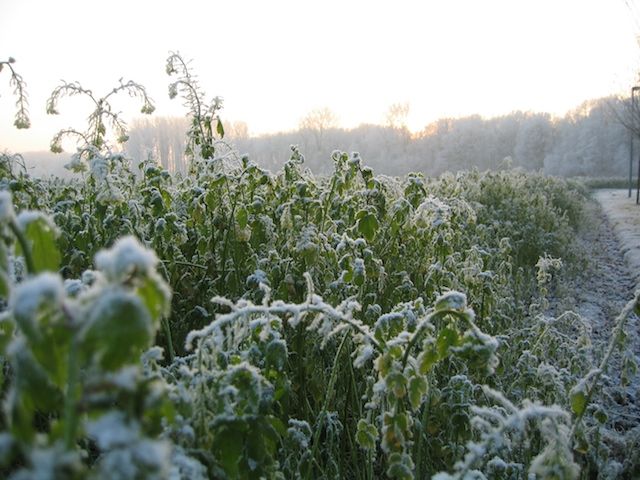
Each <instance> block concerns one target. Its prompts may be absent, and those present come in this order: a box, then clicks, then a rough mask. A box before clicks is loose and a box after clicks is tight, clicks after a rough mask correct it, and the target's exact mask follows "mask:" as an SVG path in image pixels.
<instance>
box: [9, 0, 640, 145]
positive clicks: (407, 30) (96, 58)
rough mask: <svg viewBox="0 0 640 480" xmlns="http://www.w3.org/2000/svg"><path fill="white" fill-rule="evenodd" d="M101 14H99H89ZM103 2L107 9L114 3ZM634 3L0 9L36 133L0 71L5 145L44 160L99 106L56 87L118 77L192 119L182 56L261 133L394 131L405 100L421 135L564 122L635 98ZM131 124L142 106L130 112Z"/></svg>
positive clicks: (229, 115)
mask: <svg viewBox="0 0 640 480" xmlns="http://www.w3.org/2000/svg"><path fill="white" fill-rule="evenodd" d="M89 5H91V7H89ZM103 5H104V6H103ZM629 5H631V6H634V5H635V4H634V3H633V2H631V1H629V2H623V1H605V0H600V1H598V0H589V1H578V0H572V1H562V2H558V1H556V0H542V1H540V0H537V1H519V2H514V1H508V0H491V1H484V2H477V1H473V0H457V1H447V2H445V1H428V2H414V1H408V0H405V1H402V0H401V1H398V2H394V3H393V4H390V3H389V2H381V1H359V0H356V1H348V2H345V1H344V0H342V1H337V0H330V1H310V2H300V1H294V0H286V1H283V0H280V1H273V2H263V1H259V0H255V1H252V0H241V1H233V2H224V3H221V2H198V1H195V0H186V1H183V2H181V3H180V4H178V3H169V2H162V1H147V0H145V1H136V2H131V1H124V0H114V1H111V2H109V3H108V4H99V3H97V2H90V3H88V2H83V1H80V0H64V1H57V2H49V1H45V0H40V1H38V0H0V46H2V49H1V50H0V57H2V59H6V58H8V57H9V56H13V57H15V58H16V60H17V63H16V64H15V67H16V69H17V70H18V71H19V72H20V73H21V74H22V75H23V77H24V78H25V80H26V81H27V87H28V92H29V99H30V113H31V119H32V125H33V126H32V128H31V129H30V130H27V131H17V130H15V129H14V128H13V125H12V118H13V112H14V105H13V103H14V101H15V100H14V98H13V96H12V92H11V89H10V88H9V85H8V78H9V77H8V75H7V74H6V72H0V149H2V148H7V149H10V150H14V151H25V150H45V149H47V148H48V144H49V140H50V138H51V136H52V135H53V134H54V133H55V132H56V131H57V130H58V129H59V128H62V127H68V126H70V125H73V126H82V125H83V122H84V117H85V116H86V115H87V113H88V109H87V108H84V109H83V107H82V105H81V102H74V101H73V100H69V99H67V101H65V102H64V103H62V104H61V108H60V116H59V117H51V116H46V115H45V114H44V105H45V102H46V99H47V97H48V95H49V94H50V92H51V91H52V90H53V88H54V87H55V86H57V85H58V84H59V83H60V79H65V80H67V81H75V80H77V81H79V82H80V83H81V84H82V85H83V86H85V87H86V88H90V89H92V90H94V91H95V92H96V93H98V94H101V92H105V93H106V92H107V91H108V90H109V89H110V88H113V86H114V84H116V83H117V81H118V79H119V78H120V77H123V78H124V79H125V80H128V79H133V80H136V81H137V82H139V83H141V84H143V85H145V86H146V87H147V90H148V92H149V93H150V95H151V96H152V97H153V98H154V100H155V101H156V105H157V110H156V115H161V116H167V115H183V114H184V109H183V108H182V106H181V105H180V102H179V101H178V100H174V101H170V100H169V99H168V96H167V86H168V83H169V79H168V77H167V76H166V75H165V73H164V60H165V58H166V56H167V54H168V52H169V51H170V50H173V51H175V50H178V51H180V52H181V53H182V54H183V55H184V56H185V57H186V58H192V59H193V67H194V70H195V72H196V73H198V74H199V76H200V80H201V83H202V86H203V87H204V89H205V91H206V92H207V94H208V95H209V96H210V97H211V96H215V95H220V96H222V97H223V98H224V100H225V109H224V110H223V117H224V118H226V119H233V120H243V121H246V122H247V124H248V125H249V130H250V132H251V133H252V134H261V133H266V132H275V131H281V130H291V129H295V128H296V127H297V125H298V122H299V120H300V119H301V118H302V117H303V116H304V115H305V114H306V113H307V112H309V111H310V110H312V109H313V108H318V107H325V106H326V107H329V108H331V109H332V110H333V111H334V112H336V114H337V116H338V117H339V119H340V124H341V126H344V127H352V126H357V125H358V124H361V123H383V122H384V113H385V111H386V110H387V108H388V107H389V106H390V105H391V104H393V103H397V102H408V103H409V104H410V114H409V118H408V123H409V127H410V128H411V129H412V130H415V131H418V130H422V129H423V128H424V127H425V126H426V125H427V124H429V123H430V122H432V121H434V120H436V119H438V118H441V117H457V116H465V115H470V114H474V113H478V114H481V115H483V116H485V117H489V116H496V115H503V114H506V113H509V112H511V111H514V110H525V111H527V110H531V111H545V112H549V113H552V114H558V115H560V114H563V113H565V112H566V111H567V110H569V109H572V108H575V107H576V106H578V105H579V104H580V103H581V102H582V101H584V100H588V99H592V98H597V97H602V96H606V95H610V94H613V93H618V92H626V91H627V89H628V88H629V87H630V85H631V83H632V82H633V80H634V79H635V75H636V72H637V67H638V59H639V55H638V53H639V49H638V44H637V42H636V35H637V34H638V24H637V18H634V15H633V11H632V10H631V8H630V7H629ZM119 105H121V108H122V110H123V112H124V114H125V118H126V119H128V120H129V121H131V120H133V118H135V117H136V116H138V113H137V112H138V109H137V104H136V105H135V106H131V105H129V103H128V99H122V102H121V103H120V104H119Z"/></svg>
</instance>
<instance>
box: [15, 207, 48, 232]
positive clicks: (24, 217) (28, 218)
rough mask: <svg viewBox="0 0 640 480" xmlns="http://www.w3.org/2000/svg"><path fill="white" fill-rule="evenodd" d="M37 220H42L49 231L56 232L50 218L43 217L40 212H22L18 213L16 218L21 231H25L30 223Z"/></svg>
mask: <svg viewBox="0 0 640 480" xmlns="http://www.w3.org/2000/svg"><path fill="white" fill-rule="evenodd" d="M38 220H43V221H44V222H45V223H46V224H47V226H48V227H49V228H50V229H51V230H53V231H55V232H57V231H58V227H57V226H56V224H55V222H54V221H53V220H52V219H51V217H49V216H48V215H45V214H44V213H42V212H39V211H36V210H24V211H22V212H20V213H19V214H18V217H17V221H18V226H19V227H20V229H21V230H25V229H26V228H27V226H28V225H29V224H30V223H33V222H36V221H38Z"/></svg>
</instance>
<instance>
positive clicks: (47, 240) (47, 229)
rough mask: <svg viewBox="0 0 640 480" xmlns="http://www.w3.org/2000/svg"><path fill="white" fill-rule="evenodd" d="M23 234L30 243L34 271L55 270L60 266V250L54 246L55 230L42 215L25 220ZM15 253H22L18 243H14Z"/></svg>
mask: <svg viewBox="0 0 640 480" xmlns="http://www.w3.org/2000/svg"><path fill="white" fill-rule="evenodd" d="M24 235H25V237H27V240H28V241H29V243H30V245H31V258H32V259H33V268H34V269H35V272H34V273H40V272H44V271H47V270H48V271H52V272H56V271H58V269H59V268H60V259H61V256H60V252H59V251H58V247H57V246H56V236H57V233H56V231H55V230H54V229H53V228H52V227H51V225H49V223H48V222H47V220H46V219H45V218H44V217H42V216H36V217H34V218H33V219H31V220H30V221H28V222H27V224H26V226H25V227H24ZM16 254H17V255H24V252H22V249H21V247H20V244H19V243H16Z"/></svg>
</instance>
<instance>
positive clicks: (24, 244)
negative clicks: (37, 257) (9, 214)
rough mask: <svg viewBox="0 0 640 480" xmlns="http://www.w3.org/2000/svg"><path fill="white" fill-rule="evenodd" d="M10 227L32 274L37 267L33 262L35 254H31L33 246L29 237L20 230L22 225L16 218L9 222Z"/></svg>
mask: <svg viewBox="0 0 640 480" xmlns="http://www.w3.org/2000/svg"><path fill="white" fill-rule="evenodd" d="M9 228H10V229H11V232H12V233H13V234H14V235H15V237H16V240H18V243H19V244H20V248H21V249H22V253H23V255H24V261H25V263H26V265H27V272H29V273H30V274H34V273H36V268H35V265H34V263H33V256H32V255H31V246H30V245H29V241H28V240H27V237H25V236H24V232H23V231H22V230H20V227H19V226H18V224H17V223H16V221H15V219H12V220H11V221H10V222H9Z"/></svg>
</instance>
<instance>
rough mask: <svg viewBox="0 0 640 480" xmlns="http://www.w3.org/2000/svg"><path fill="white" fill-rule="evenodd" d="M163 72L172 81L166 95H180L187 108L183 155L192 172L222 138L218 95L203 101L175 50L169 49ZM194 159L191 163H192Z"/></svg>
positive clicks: (211, 154)
mask: <svg viewBox="0 0 640 480" xmlns="http://www.w3.org/2000/svg"><path fill="white" fill-rule="evenodd" d="M165 70H166V72H167V75H169V76H175V78H176V80H175V81H173V82H172V83H171V84H169V98H171V99H173V98H176V97H177V96H178V95H180V96H181V97H182V99H183V101H184V106H185V107H186V108H187V109H188V111H189V113H188V116H189V120H190V123H191V126H190V128H189V130H188V132H187V150H186V152H185V153H186V155H187V157H189V158H191V160H192V166H191V171H192V173H193V172H196V171H197V170H198V168H200V166H198V165H196V164H195V163H199V162H200V161H204V163H205V164H208V163H210V162H211V161H212V160H213V159H214V158H215V156H216V148H217V143H218V139H217V138H216V135H217V136H219V137H220V139H222V138H223V137H224V127H223V125H222V120H221V119H220V115H219V114H218V112H219V111H220V109H221V108H222V98H220V97H213V99H212V100H211V101H210V102H208V103H207V102H206V100H205V94H204V92H203V90H202V88H201V87H200V84H199V82H198V78H197V76H196V75H195V74H194V73H193V72H192V70H191V68H190V66H189V62H186V61H185V60H184V59H183V58H182V56H181V55H180V54H179V53H177V52H176V53H173V52H171V53H170V55H169V57H168V58H167V63H166V68H165ZM194 162H195V163H194Z"/></svg>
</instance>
